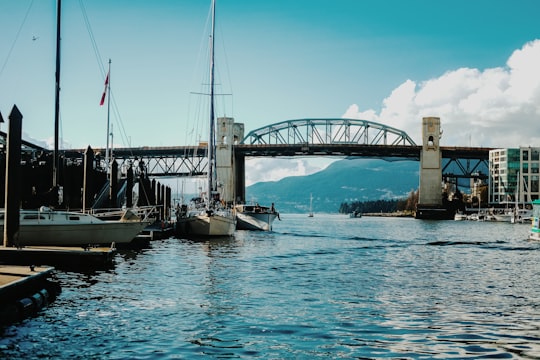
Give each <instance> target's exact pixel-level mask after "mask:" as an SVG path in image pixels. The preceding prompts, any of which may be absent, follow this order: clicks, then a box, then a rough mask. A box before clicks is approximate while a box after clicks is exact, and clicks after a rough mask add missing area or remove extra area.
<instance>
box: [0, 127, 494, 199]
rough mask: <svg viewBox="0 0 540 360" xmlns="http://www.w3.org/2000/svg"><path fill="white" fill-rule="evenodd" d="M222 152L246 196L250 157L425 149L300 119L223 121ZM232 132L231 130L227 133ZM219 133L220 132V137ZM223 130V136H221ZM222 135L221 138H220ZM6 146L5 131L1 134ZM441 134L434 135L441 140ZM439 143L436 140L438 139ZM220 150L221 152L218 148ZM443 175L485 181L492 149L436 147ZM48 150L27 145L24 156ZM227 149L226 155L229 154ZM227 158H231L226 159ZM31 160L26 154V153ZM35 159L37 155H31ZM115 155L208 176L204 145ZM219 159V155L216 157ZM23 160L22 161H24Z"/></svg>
mask: <svg viewBox="0 0 540 360" xmlns="http://www.w3.org/2000/svg"><path fill="white" fill-rule="evenodd" d="M219 121H221V122H220V123H219V124H220V129H218V136H221V138H220V139H218V152H219V151H223V149H225V148H227V149H228V150H226V151H225V153H223V154H225V155H222V158H223V159H228V158H229V159H230V160H225V163H229V165H225V167H227V166H229V167H230V166H231V164H234V166H233V167H234V170H233V171H234V173H231V172H229V173H226V175H224V176H222V177H220V178H231V179H234V181H233V183H234V184H233V185H232V186H234V189H229V190H230V191H229V193H231V194H233V193H234V194H236V195H237V197H240V198H241V199H244V197H245V180H244V179H245V160H246V158H249V157H296V156H314V157H322V156H324V157H328V156H335V157H349V158H350V157H359V158H380V159H385V160H392V161H394V160H399V159H404V160H417V161H418V160H420V158H421V154H422V149H423V147H422V146H420V145H416V144H415V142H414V141H413V140H412V139H411V137H410V136H409V135H408V134H407V133H405V132H404V131H402V130H399V129H396V128H393V127H390V126H386V125H383V124H380V123H376V122H372V121H367V120H358V119H345V118H328V119H320V118H318V119H296V120H287V121H282V122H278V123H275V124H271V125H268V126H265V127H262V128H259V129H256V130H253V131H251V132H249V133H248V134H247V135H246V136H244V134H243V124H235V123H234V120H233V119H231V118H220V119H218V122H219ZM224 129H228V130H224ZM220 131H221V133H220ZM223 131H225V132H223ZM220 134H221V135H220ZM0 135H1V137H0V139H2V140H3V141H4V145H5V135H6V134H5V133H1V134H0ZM438 135H439V134H438V133H437V135H436V137H437V138H438ZM437 145H438V139H437ZM219 148H222V150H219ZM437 148H438V149H439V150H440V154H441V160H442V161H441V168H442V174H443V176H445V177H449V178H473V177H474V178H484V179H485V178H486V177H487V174H485V173H484V174H482V173H480V172H481V171H483V172H486V169H488V168H489V167H488V160H489V150H491V148H477V147H438V146H437ZM47 151H48V150H45V149H43V148H40V147H38V146H33V145H32V144H30V143H28V142H23V152H24V153H27V154H29V153H32V152H34V153H38V154H43V153H46V152H47ZM85 151H86V149H85V150H62V151H61V154H62V156H63V158H64V159H65V160H64V161H66V162H67V163H69V162H72V163H73V162H80V161H81V159H82V157H83V154H84V152H85ZM227 151H228V152H227ZM93 152H94V153H95V154H96V160H97V161H96V162H97V163H98V164H102V166H104V164H105V162H104V156H103V154H104V153H105V149H99V148H98V149H93ZM227 154H228V155H227ZM27 156H28V155H27ZM32 156H33V158H34V159H35V158H36V155H32ZM113 157H114V159H115V160H116V162H117V164H118V165H119V167H120V168H122V167H123V168H127V167H129V166H132V167H134V168H136V169H143V168H144V169H145V171H146V173H147V175H148V176H149V177H154V178H159V177H197V176H204V175H206V173H207V169H208V161H207V153H206V147H205V146H202V145H201V146H171V147H137V148H115V149H114V151H113ZM218 158H219V157H218ZM23 159H24V157H23Z"/></svg>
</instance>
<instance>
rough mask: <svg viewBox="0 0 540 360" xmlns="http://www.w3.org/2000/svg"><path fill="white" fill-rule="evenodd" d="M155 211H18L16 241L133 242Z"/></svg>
mask: <svg viewBox="0 0 540 360" xmlns="http://www.w3.org/2000/svg"><path fill="white" fill-rule="evenodd" d="M61 3H62V2H61V1H60V0H58V3H57V29H56V85H55V86H56V88H55V89H56V96H55V121H54V152H53V158H54V159H53V188H56V189H58V188H60V180H59V173H60V172H59V160H58V159H59V146H58V142H59V141H58V139H59V135H58V133H59V131H58V129H59V109H60V40H61V38H60V23H61V21H60V17H61V13H62V10H61V9H62V7H61ZM152 213H153V212H152V211H149V212H144V213H141V214H136V213H135V212H134V211H133V210H130V209H123V210H122V212H121V213H120V214H119V215H118V216H117V218H116V219H114V220H104V219H101V218H98V217H96V216H94V215H93V214H89V213H85V212H78V211H62V210H54V209H51V208H48V207H43V206H42V207H41V208H39V209H31V210H28V209H25V210H19V228H18V231H17V232H16V234H15V236H14V239H13V242H14V245H16V246H29V245H34V246H83V247H86V246H95V245H107V246H110V245H111V244H113V243H115V244H127V243H130V242H131V241H132V240H133V239H134V238H135V237H136V236H137V234H139V233H140V232H141V231H142V230H143V229H144V228H145V227H146V226H148V225H149V224H150V223H151V222H152V221H153V220H154V219H153V218H152ZM5 215H6V211H5V209H0V229H2V231H3V228H4V221H5Z"/></svg>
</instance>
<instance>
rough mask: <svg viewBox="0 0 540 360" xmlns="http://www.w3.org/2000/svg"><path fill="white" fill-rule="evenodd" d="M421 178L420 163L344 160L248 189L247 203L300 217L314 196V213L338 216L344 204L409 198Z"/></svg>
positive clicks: (257, 184) (258, 184) (307, 208)
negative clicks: (298, 214) (310, 171)
mask: <svg viewBox="0 0 540 360" xmlns="http://www.w3.org/2000/svg"><path fill="white" fill-rule="evenodd" d="M418 174H419V162H418V161H410V160H402V161H394V162H389V161H384V160H377V159H358V158H356V159H344V160H340V161H336V162H334V163H332V164H331V165H330V166H328V167H327V168H326V169H324V170H323V171H320V172H318V173H315V174H311V175H307V176H293V177H287V178H284V179H281V180H279V181H273V182H261V183H256V184H254V185H252V186H249V187H248V188H246V199H248V201H251V200H253V201H256V202H258V203H260V204H261V205H270V203H272V202H273V203H275V205H276V208H277V209H278V211H280V212H283V213H300V212H307V211H308V210H309V203H310V201H309V198H310V194H313V211H314V212H327V213H337V212H338V211H339V207H340V205H341V203H343V202H352V201H368V200H379V199H387V200H388V199H401V198H406V197H407V196H408V195H409V193H410V192H411V190H416V189H417V188H418V181H419V179H418Z"/></svg>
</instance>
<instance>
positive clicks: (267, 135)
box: [241, 118, 416, 146]
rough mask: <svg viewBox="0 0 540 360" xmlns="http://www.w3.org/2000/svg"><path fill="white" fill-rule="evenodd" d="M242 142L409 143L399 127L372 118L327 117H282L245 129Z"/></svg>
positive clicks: (413, 144) (280, 143) (276, 143)
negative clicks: (276, 120) (282, 119)
mask: <svg viewBox="0 0 540 360" xmlns="http://www.w3.org/2000/svg"><path fill="white" fill-rule="evenodd" d="M241 143H242V144H246V145H248V144H249V145H319V144H327V145H330V144H336V145H344V144H358V145H410V146H416V144H415V142H414V141H413V140H412V139H411V137H410V136H409V135H407V133H405V132H404V131H402V130H399V129H396V128H393V127H391V126H386V125H383V124H379V123H376V122H373V121H368V120H358V119H345V118H333V119H332V118H331V119H297V120H286V121H282V122H279V123H276V124H272V125H268V126H265V127H262V128H259V129H256V130H253V131H251V132H249V133H248V134H247V135H246V136H245V137H244V139H243V140H242V142H241Z"/></svg>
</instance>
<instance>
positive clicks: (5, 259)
mask: <svg viewBox="0 0 540 360" xmlns="http://www.w3.org/2000/svg"><path fill="white" fill-rule="evenodd" d="M115 254H116V248H114V247H110V248H109V247H90V248H80V247H59V246H25V247H22V248H16V247H0V264H14V265H27V266H30V265H34V266H38V265H48V266H54V267H55V268H58V269H75V270H78V269H86V268H91V269H95V268H104V267H105V268H106V267H110V266H112V265H113V258H114V255H115Z"/></svg>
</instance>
